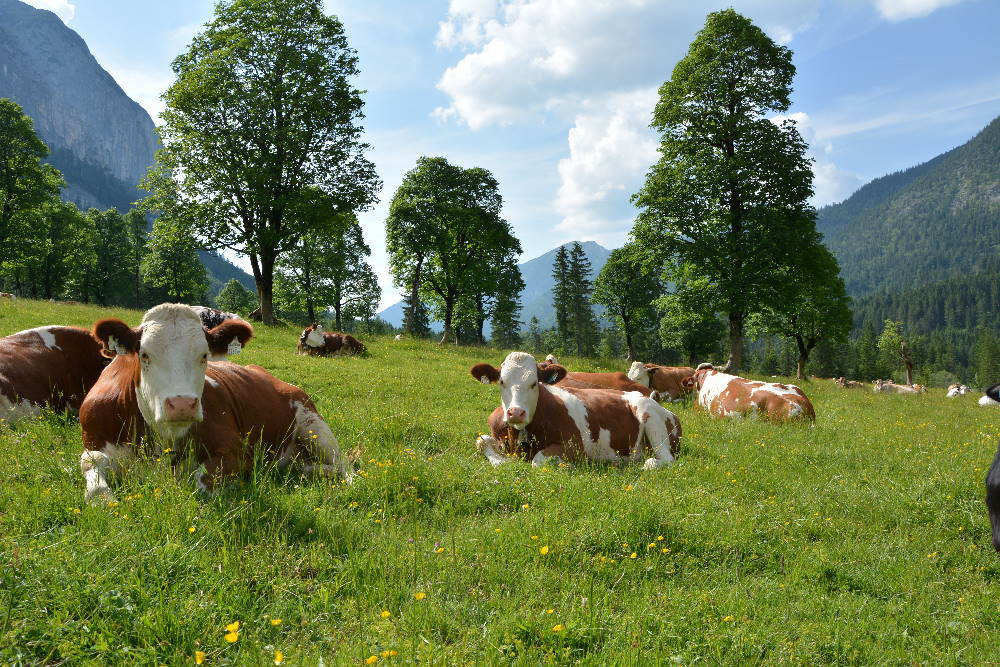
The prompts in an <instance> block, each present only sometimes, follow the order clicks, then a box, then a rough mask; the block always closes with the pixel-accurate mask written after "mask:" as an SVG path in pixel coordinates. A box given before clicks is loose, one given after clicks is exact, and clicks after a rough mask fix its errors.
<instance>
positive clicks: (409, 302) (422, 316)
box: [403, 291, 431, 337]
mask: <svg viewBox="0 0 1000 667" xmlns="http://www.w3.org/2000/svg"><path fill="white" fill-rule="evenodd" d="M403 331H405V332H406V333H408V334H410V335H411V336H420V337H426V336H429V335H430V334H431V318H430V315H429V313H428V311H427V306H426V304H424V302H423V301H421V299H420V294H419V292H417V291H410V292H407V294H406V296H404V297H403Z"/></svg>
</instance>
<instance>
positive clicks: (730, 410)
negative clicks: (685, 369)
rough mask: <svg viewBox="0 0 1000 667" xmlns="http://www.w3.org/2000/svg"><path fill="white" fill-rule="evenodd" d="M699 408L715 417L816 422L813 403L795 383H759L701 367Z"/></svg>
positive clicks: (697, 380) (697, 373) (697, 379)
mask: <svg viewBox="0 0 1000 667" xmlns="http://www.w3.org/2000/svg"><path fill="white" fill-rule="evenodd" d="M694 379H695V385H696V386H697V388H698V405H700V406H701V407H703V408H704V409H706V410H708V412H709V413H710V414H712V415H714V416H716V417H742V416H746V415H754V414H757V415H761V416H763V417H767V418H768V419H773V420H776V421H784V420H788V419H810V420H813V421H815V419H816V411H815V409H813V405H812V403H811V402H810V401H809V399H808V398H807V397H806V395H805V394H804V393H803V392H802V390H801V389H799V388H798V387H796V386H795V385H794V384H781V383H779V382H760V381H757V380H748V379H746V378H743V377H739V376H738V375H730V374H728V373H723V372H721V371H718V370H716V369H715V367H714V366H712V364H701V365H699V366H698V368H697V369H695V374H694Z"/></svg>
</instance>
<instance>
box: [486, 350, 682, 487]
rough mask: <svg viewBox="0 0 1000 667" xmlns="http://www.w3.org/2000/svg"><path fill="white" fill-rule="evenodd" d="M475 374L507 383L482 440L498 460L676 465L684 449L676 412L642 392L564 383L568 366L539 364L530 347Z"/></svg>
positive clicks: (488, 454)
mask: <svg viewBox="0 0 1000 667" xmlns="http://www.w3.org/2000/svg"><path fill="white" fill-rule="evenodd" d="M470 373H472V377H474V378H476V379H477V380H479V381H481V382H483V383H486V384H492V383H495V382H496V383H499V385H500V402H501V406H500V407H499V408H497V409H496V410H494V411H493V414H491V415H490V418H489V427H490V434H489V435H481V436H479V438H478V439H477V440H476V446H477V447H478V448H479V451H481V452H482V453H483V454H484V455H485V456H486V458H487V459H489V461H490V462H491V463H492V464H493V465H500V464H501V463H504V462H505V461H506V460H507V459H506V458H505V457H506V456H520V457H521V458H523V459H524V460H526V461H531V462H532V463H533V464H535V465H539V464H540V463H541V462H542V461H544V460H545V458H547V457H550V456H557V457H561V458H565V459H567V460H570V461H580V460H593V461H606V462H612V463H618V462H627V461H634V462H637V461H640V460H642V458H643V456H648V457H647V458H646V459H645V466H644V467H645V468H646V469H647V470H649V469H653V468H659V467H662V466H666V465H669V464H670V463H672V462H673V461H674V457H675V456H676V455H677V449H678V446H679V444H680V437H681V425H680V422H679V421H678V420H677V417H676V416H674V414H673V413H671V412H670V411H668V410H666V409H665V408H664V407H663V406H661V405H660V404H659V403H657V402H656V401H654V400H653V399H651V398H647V397H645V396H643V395H642V394H640V393H638V392H621V391H615V390H613V389H574V388H565V389H564V388H562V387H559V386H558V384H557V383H558V381H559V380H561V379H562V376H564V375H565V374H566V369H565V368H563V367H562V366H559V365H558V364H547V365H539V364H537V363H536V362H535V358H534V357H533V356H531V355H530V354H528V353H526V352H511V353H510V354H509V355H507V358H506V359H505V360H504V362H503V363H502V364H501V365H500V368H495V367H493V366H492V365H490V364H485V363H484V364H476V365H475V366H473V367H472V368H471V369H470ZM647 447H648V452H649V453H648V454H644V451H646V448H647Z"/></svg>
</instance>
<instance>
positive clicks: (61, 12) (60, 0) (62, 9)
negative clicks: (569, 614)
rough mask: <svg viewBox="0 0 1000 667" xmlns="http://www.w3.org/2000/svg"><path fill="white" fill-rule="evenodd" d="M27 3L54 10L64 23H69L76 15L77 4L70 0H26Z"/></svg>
mask: <svg viewBox="0 0 1000 667" xmlns="http://www.w3.org/2000/svg"><path fill="white" fill-rule="evenodd" d="M24 1H25V2H26V3H28V4H29V5H31V6H32V7H38V8H39V9H48V10H49V11H51V12H54V13H55V15H56V16H58V17H59V18H61V19H62V20H63V23H69V22H70V21H72V20H73V16H75V15H76V5H74V4H73V3H71V2H69V1H68V0H24Z"/></svg>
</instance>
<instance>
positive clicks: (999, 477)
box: [986, 448, 1000, 552]
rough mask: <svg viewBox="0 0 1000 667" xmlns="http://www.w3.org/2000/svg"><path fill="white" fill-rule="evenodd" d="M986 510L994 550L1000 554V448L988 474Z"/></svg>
mask: <svg viewBox="0 0 1000 667" xmlns="http://www.w3.org/2000/svg"><path fill="white" fill-rule="evenodd" d="M986 508H987V509H988V510H989V513H990V523H991V524H992V527H993V548H994V549H996V550H997V551H998V552H1000V448H998V449H997V454H996V457H994V459H993V465H991V466H990V471H989V472H988V473H986Z"/></svg>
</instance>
